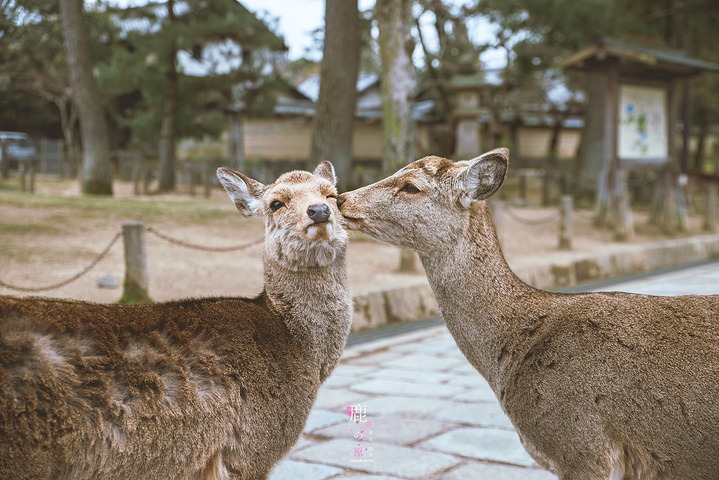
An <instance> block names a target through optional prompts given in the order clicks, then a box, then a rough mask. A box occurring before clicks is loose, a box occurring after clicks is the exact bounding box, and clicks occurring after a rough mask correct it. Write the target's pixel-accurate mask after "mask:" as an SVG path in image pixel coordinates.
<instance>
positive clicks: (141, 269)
mask: <svg viewBox="0 0 719 480" xmlns="http://www.w3.org/2000/svg"><path fill="white" fill-rule="evenodd" d="M122 236H123V240H124V243H125V282H124V284H123V292H122V298H120V300H119V301H118V303H123V304H126V305H134V304H147V303H152V299H151V298H150V296H149V295H148V293H147V292H148V283H149V282H148V275H147V248H146V246H145V223H144V222H125V223H123V224H122Z"/></svg>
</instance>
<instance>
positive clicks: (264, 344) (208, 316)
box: [0, 165, 351, 480]
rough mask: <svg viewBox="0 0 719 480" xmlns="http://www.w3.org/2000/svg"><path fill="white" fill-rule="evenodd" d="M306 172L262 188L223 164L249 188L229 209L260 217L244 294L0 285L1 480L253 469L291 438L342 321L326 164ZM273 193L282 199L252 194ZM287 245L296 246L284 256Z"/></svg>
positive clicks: (273, 458)
mask: <svg viewBox="0 0 719 480" xmlns="http://www.w3.org/2000/svg"><path fill="white" fill-rule="evenodd" d="M320 169H321V170H320ZM315 173H316V175H312V174H310V173H309V172H293V173H291V174H287V175H285V176H282V177H280V179H278V181H277V182H275V183H273V184H272V185H271V186H269V187H266V186H264V185H262V184H260V183H259V182H255V181H254V180H251V179H249V178H247V177H246V176H244V175H243V174H241V173H239V172H234V171H229V170H226V171H223V174H224V180H225V181H226V182H229V184H228V191H231V192H232V193H230V196H231V198H233V194H235V195H242V193H240V192H241V191H246V192H247V193H248V195H249V196H247V197H244V198H242V199H240V198H239V197H237V198H233V201H234V202H235V204H236V205H238V210H240V211H241V212H248V213H252V211H253V209H254V210H257V209H259V211H260V212H261V213H259V216H262V217H264V218H265V221H266V224H267V227H268V233H267V236H266V245H265V249H266V252H265V256H264V266H265V291H264V292H263V293H262V294H260V295H259V296H258V297H257V298H254V299H245V298H206V299H188V300H180V301H172V302H165V303H159V304H154V305H147V306H120V305H101V304H94V303H88V302H79V301H70V300H55V299H48V298H24V299H20V298H13V297H0V479H13V480H16V479H73V480H74V479H100V478H102V479H122V480H125V479H140V478H147V479H160V478H163V479H164V478H172V479H227V478H233V479H261V478H266V476H267V475H268V474H269V471H270V469H271V468H272V466H273V465H274V464H275V463H276V462H277V461H278V460H279V459H280V458H282V456H283V455H284V454H285V453H286V452H287V451H289V449H290V448H291V446H292V445H293V444H294V443H295V441H296V440H297V438H299V436H300V434H301V432H302V429H303V427H304V423H305V419H306V418H307V415H308V414H309V411H310V409H311V406H312V404H313V403H314V399H315V397H316V394H317V389H318V388H319V386H320V385H321V383H322V382H323V381H324V379H325V378H327V376H328V375H329V373H330V372H331V371H332V369H333V368H334V366H335V365H336V364H337V362H338V360H339V358H340V356H341V354H342V350H343V348H344V344H345V341H346V338H347V334H348V333H349V327H350V322H351V297H350V294H349V287H348V285H347V276H346V267H345V248H346V239H347V235H346V232H345V231H344V229H343V227H342V224H341V222H340V216H339V214H338V210H337V206H336V203H335V200H334V198H333V195H334V194H335V193H336V192H335V191H334V184H333V183H332V180H334V172H333V169H332V167H331V165H322V166H321V167H319V168H318V170H316V171H315ZM329 173H331V174H332V176H330V175H329ZM278 191H284V192H285V194H286V196H285V197H283V198H284V201H285V202H287V205H288V208H286V209H282V210H284V211H280V210H277V211H272V209H271V208H270V207H269V203H268V202H271V201H272V200H271V198H270V197H269V196H263V195H264V194H265V193H266V194H268V195H271V194H273V192H278ZM328 196H330V198H327V197H328ZM320 203H322V204H324V205H327V207H328V209H329V211H330V212H331V216H330V217H329V219H328V220H327V221H324V222H322V223H323V224H324V223H326V224H327V225H324V226H322V229H323V233H322V234H321V235H317V234H316V233H314V234H313V233H308V227H309V226H312V225H311V224H310V223H309V222H305V221H304V220H303V219H301V218H299V217H298V216H296V215H295V213H297V212H298V211H299V210H301V209H302V208H304V209H305V212H306V210H307V207H308V206H310V205H318V204H320ZM302 205H304V206H302ZM252 214H254V213H252ZM287 216H290V217H292V219H291V220H287V219H285V217H287ZM268 217H272V218H268ZM314 226H316V227H319V226H320V225H319V224H316V225H314ZM330 226H331V227H332V228H331V229H330V228H329V227H330ZM285 240H286V241H285ZM276 242H284V243H285V245H284V246H283V247H282V248H280V249H277V248H276V247H275V243H276ZM292 248H302V249H304V251H305V252H306V253H305V254H303V255H300V256H298V257H296V258H294V259H293V256H292ZM315 251H319V252H322V253H313V252H315ZM277 252H279V253H277ZM228 261H231V260H229V259H228ZM293 261H297V262H299V263H301V265H297V264H294V263H293Z"/></svg>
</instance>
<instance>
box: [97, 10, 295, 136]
mask: <svg viewBox="0 0 719 480" xmlns="http://www.w3.org/2000/svg"><path fill="white" fill-rule="evenodd" d="M110 13H111V15H113V16H114V17H115V18H116V22H117V23H118V24H120V25H121V26H123V25H124V26H125V28H124V29H123V31H122V33H121V34H120V35H119V36H118V37H117V38H116V39H114V41H115V44H116V48H115V49H114V50H113V52H112V55H110V56H109V57H108V58H107V59H106V60H105V61H103V62H101V63H99V64H98V71H99V79H100V85H101V88H102V90H103V91H104V92H106V93H107V94H109V95H112V96H114V97H115V98H117V101H116V108H115V109H114V111H113V118H114V119H115V121H116V122H117V124H118V125H120V126H122V127H125V128H127V129H128V130H129V132H130V143H131V144H133V145H137V146H142V145H147V144H150V143H151V142H153V141H155V140H156V139H157V138H158V137H159V131H160V125H161V122H162V113H163V108H162V107H163V93H164V91H165V82H166V77H165V76H166V72H167V69H168V68H175V69H177V70H178V72H179V74H180V75H179V77H178V85H177V111H176V114H175V121H176V136H177V137H195V138H202V137H207V136H209V137H217V136H218V135H219V134H220V133H221V132H222V131H223V130H224V128H225V127H226V118H225V116H224V114H223V113H222V112H223V109H224V108H226V107H227V106H228V105H232V104H234V103H235V102H237V101H242V102H244V104H245V105H246V106H247V110H248V111H249V112H250V113H257V112H260V113H264V112H266V111H270V112H271V111H272V110H273V108H274V98H273V97H272V95H271V94H270V93H268V90H269V88H268V84H269V83H271V82H268V78H267V76H266V75H263V72H262V70H263V68H265V67H266V60H265V59H263V58H262V56H261V55H258V54H253V53H252V52H253V51H254V50H260V49H264V50H265V51H269V50H282V49H283V48H284V43H283V41H282V39H281V38H279V37H277V36H276V35H275V34H274V33H272V31H271V30H270V29H269V28H268V26H267V25H266V23H265V22H263V21H262V20H260V19H258V18H256V17H255V16H254V15H253V14H252V13H251V12H249V11H248V10H247V9H246V8H244V7H243V6H242V5H241V4H239V3H237V2H236V1H235V0H204V1H202V2H179V1H178V2H176V8H175V18H174V19H173V20H170V19H169V18H168V15H167V12H166V7H165V5H164V4H147V5H145V6H142V7H135V8H127V9H110ZM143 26H144V27H143ZM218 45H223V46H224V47H226V51H227V58H226V61H227V62H228V63H232V64H233V65H235V66H236V68H234V69H232V70H230V71H219V70H218V71H215V72H214V73H210V74H209V75H206V76H203V77H193V76H190V75H187V74H184V73H183V72H182V71H181V69H180V67H179V66H177V65H169V64H168V62H167V60H166V59H167V58H168V55H169V54H170V52H171V50H172V49H176V50H178V51H179V52H182V54H185V55H189V56H192V57H193V58H199V57H201V56H202V54H203V50H205V49H207V48H216V47H217V46H218ZM238 64H239V66H237V65H238ZM237 85H241V86H244V88H241V89H238V88H237Z"/></svg>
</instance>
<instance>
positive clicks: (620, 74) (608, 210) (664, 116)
mask: <svg viewBox="0 0 719 480" xmlns="http://www.w3.org/2000/svg"><path fill="white" fill-rule="evenodd" d="M560 67H562V68H572V69H577V70H582V71H585V72H589V73H590V74H601V75H606V80H607V81H606V91H605V101H604V127H603V142H602V143H603V147H604V148H603V150H604V155H603V171H602V175H601V176H600V181H599V184H600V187H599V212H600V220H608V223H609V224H611V225H612V226H613V227H614V229H615V233H616V236H617V237H618V238H620V239H626V238H629V237H631V236H632V235H633V231H634V228H633V223H632V218H631V211H630V210H629V200H628V194H627V189H626V181H625V176H626V175H625V174H626V172H627V171H628V170H632V169H638V168H651V169H655V170H657V171H659V172H663V173H664V176H663V177H664V179H665V180H664V181H663V182H662V184H663V191H664V193H665V195H664V198H665V201H664V202H663V203H664V207H665V208H664V210H665V212H664V215H663V217H664V218H666V219H667V221H668V222H670V223H671V222H675V220H676V217H677V215H679V216H680V217H681V213H680V210H681V209H680V208H678V206H677V205H678V204H679V203H681V202H678V201H677V198H679V197H678V191H677V182H676V174H675V173H672V172H676V171H677V167H678V165H679V161H678V155H677V145H676V133H675V132H676V125H677V119H678V112H677V100H676V99H677V81H678V80H684V79H687V78H690V77H692V76H695V75H698V74H700V73H702V72H705V71H713V72H719V65H716V64H712V63H709V62H704V61H702V60H698V59H694V58H690V57H687V56H686V55H685V54H684V53H683V52H681V51H676V50H666V49H656V48H648V47H645V46H641V45H636V44H630V43H627V42H624V41H620V40H616V39H609V38H604V39H602V40H601V41H599V42H598V43H597V44H595V45H594V46H592V47H589V48H587V49H585V50H582V51H580V52H578V53H576V54H575V55H573V56H571V57H569V58H567V59H566V60H564V61H563V62H562V63H561V64H560ZM689 111H690V110H689V108H685V109H684V112H685V114H684V115H683V117H684V118H683V121H684V125H685V126H688V125H689V120H690V119H689V118H688V117H689ZM683 143H684V145H683V150H684V155H685V156H686V155H687V152H688V144H689V128H685V129H684V137H683ZM682 170H685V169H682ZM668 211H669V212H676V213H669V214H667V212H668ZM602 217H604V218H602ZM670 217H674V218H670ZM679 223H680V224H681V223H682V220H681V219H680V220H679Z"/></svg>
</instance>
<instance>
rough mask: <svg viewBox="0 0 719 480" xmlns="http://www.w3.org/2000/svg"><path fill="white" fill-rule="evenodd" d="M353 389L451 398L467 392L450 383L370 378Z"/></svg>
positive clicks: (388, 393)
mask: <svg viewBox="0 0 719 480" xmlns="http://www.w3.org/2000/svg"><path fill="white" fill-rule="evenodd" d="M351 389H352V390H354V391H357V392H363V393H374V394H378V395H404V396H411V397H424V398H449V397H454V396H456V395H459V394H460V393H463V392H465V390H466V389H465V388H463V387H453V386H450V385H422V384H418V383H409V382H398V381H396V380H369V381H367V382H363V383H358V384H356V385H352V387H351Z"/></svg>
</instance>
